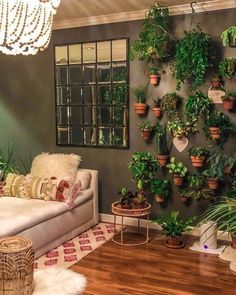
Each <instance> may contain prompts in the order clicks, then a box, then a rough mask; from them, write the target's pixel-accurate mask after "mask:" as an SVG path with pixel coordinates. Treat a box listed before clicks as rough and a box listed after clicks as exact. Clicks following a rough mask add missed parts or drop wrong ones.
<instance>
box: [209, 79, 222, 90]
mask: <svg viewBox="0 0 236 295" xmlns="http://www.w3.org/2000/svg"><path fill="white" fill-rule="evenodd" d="M211 86H212V87H215V88H219V87H220V86H221V79H220V78H213V79H212V80H211Z"/></svg>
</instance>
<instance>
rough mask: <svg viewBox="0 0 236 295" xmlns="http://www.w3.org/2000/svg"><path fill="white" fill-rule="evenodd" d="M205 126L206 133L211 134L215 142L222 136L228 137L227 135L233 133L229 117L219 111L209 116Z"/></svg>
mask: <svg viewBox="0 0 236 295" xmlns="http://www.w3.org/2000/svg"><path fill="white" fill-rule="evenodd" d="M205 124H206V132H207V133H209V134H210V136H211V138H212V139H214V140H218V139H220V138H221V136H222V135H223V136H226V135H227V133H229V132H231V131H233V125H232V123H231V122H230V119H229V117H227V116H226V115H225V114H224V113H222V112H220V111H218V110H215V111H213V112H212V113H210V114H209V116H208V117H207V119H206V120H205Z"/></svg>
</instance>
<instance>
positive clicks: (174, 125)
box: [167, 118, 197, 139]
mask: <svg viewBox="0 0 236 295" xmlns="http://www.w3.org/2000/svg"><path fill="white" fill-rule="evenodd" d="M167 129H168V131H170V132H171V133H172V135H173V136H174V137H177V138H179V139H182V138H183V137H187V136H188V134H189V133H195V132H196V131H197V125H196V122H184V121H182V120H181V119H179V118H178V119H176V120H174V121H168V123H167Z"/></svg>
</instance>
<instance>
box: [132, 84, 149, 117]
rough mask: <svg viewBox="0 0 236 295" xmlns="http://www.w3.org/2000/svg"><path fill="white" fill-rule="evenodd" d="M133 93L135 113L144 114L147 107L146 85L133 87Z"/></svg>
mask: <svg viewBox="0 0 236 295" xmlns="http://www.w3.org/2000/svg"><path fill="white" fill-rule="evenodd" d="M133 94H134V96H135V99H136V103H134V111H135V113H136V114H137V115H145V113H146V111H147V108H148V105H147V104H146V98H147V85H144V86H137V87H134V88H133Z"/></svg>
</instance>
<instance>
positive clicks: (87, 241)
mask: <svg viewBox="0 0 236 295" xmlns="http://www.w3.org/2000/svg"><path fill="white" fill-rule="evenodd" d="M117 230H119V227H117ZM113 236H114V226H113V224H107V223H99V224H98V225H97V226H95V227H93V228H91V229H89V230H88V231H86V232H84V233H83V234H81V235H79V236H77V237H75V238H74V239H72V240H70V241H68V242H66V243H64V244H62V245H61V246H59V247H57V248H55V249H53V250H51V251H49V252H47V253H46V254H45V255H43V256H41V257H39V258H38V259H36V260H35V262H34V269H35V271H37V270H38V269H45V268H49V267H61V268H69V267H70V266H72V265H73V264H75V263H76V262H77V261H79V260H80V259H81V258H83V257H85V256H86V255H88V254H89V253H91V252H92V251H93V250H95V249H96V248H98V247H99V246H101V245H102V244H104V243H105V242H106V241H108V240H110V239H111V238H112V237H113Z"/></svg>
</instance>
